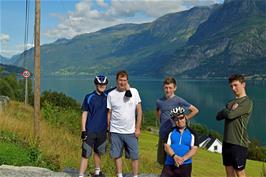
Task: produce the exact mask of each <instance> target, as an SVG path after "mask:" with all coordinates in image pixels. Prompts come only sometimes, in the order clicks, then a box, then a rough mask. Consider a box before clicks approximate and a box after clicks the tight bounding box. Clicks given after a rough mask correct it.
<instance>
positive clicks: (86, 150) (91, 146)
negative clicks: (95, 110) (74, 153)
mask: <svg viewBox="0 0 266 177" xmlns="http://www.w3.org/2000/svg"><path fill="white" fill-rule="evenodd" d="M92 150H93V151H94V152H95V153H97V154H99V155H102V154H104V153H105V152H106V133H105V132H104V133H102V132H101V133H91V132H89V133H88V134H87V139H86V140H85V141H83V143H82V157H84V158H88V157H90V156H91V154H92Z"/></svg>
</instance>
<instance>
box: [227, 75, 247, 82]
mask: <svg viewBox="0 0 266 177" xmlns="http://www.w3.org/2000/svg"><path fill="white" fill-rule="evenodd" d="M233 81H239V82H240V83H244V82H246V81H245V77H244V76H243V75H241V74H232V75H231V76H230V77H229V78H228V82H229V83H232V82H233Z"/></svg>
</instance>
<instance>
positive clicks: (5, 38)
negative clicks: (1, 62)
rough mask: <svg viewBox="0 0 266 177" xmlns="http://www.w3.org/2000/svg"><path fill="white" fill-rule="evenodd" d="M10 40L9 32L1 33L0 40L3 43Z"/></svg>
mask: <svg viewBox="0 0 266 177" xmlns="http://www.w3.org/2000/svg"><path fill="white" fill-rule="evenodd" d="M9 40H10V36H9V35H8V34H5V33H1V35H0V42H1V43H5V42H8V41H9Z"/></svg>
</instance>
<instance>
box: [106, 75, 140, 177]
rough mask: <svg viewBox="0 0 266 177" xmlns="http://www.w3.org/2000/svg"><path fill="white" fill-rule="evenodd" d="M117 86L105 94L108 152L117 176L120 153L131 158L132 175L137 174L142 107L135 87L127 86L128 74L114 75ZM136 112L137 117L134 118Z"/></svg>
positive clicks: (120, 170) (120, 171)
mask: <svg viewBox="0 0 266 177" xmlns="http://www.w3.org/2000/svg"><path fill="white" fill-rule="evenodd" d="M116 82H117V88H116V89H115V90H113V91H111V92H110V93H109V94H108V96H107V108H108V109H109V110H108V114H107V119H108V121H107V122H108V127H110V134H111V149H110V154H111V157H112V158H113V159H115V165H116V171H117V177H122V158H121V157H122V153H123V149H124V148H125V155H126V158H128V159H131V160H132V171H133V176H134V177H137V176H138V141H137V138H138V137H139V135H140V128H141V120H142V108H141V99H140V96H139V93H138V91H137V89H135V88H130V90H127V87H128V74H127V72H126V71H119V72H118V73H117V75H116ZM136 112H137V119H136Z"/></svg>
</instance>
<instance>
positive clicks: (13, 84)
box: [0, 74, 33, 104]
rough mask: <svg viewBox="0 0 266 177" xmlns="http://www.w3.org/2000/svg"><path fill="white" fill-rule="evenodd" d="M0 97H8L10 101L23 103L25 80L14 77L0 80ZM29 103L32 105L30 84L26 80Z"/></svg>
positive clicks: (29, 80) (10, 76)
mask: <svg viewBox="0 0 266 177" xmlns="http://www.w3.org/2000/svg"><path fill="white" fill-rule="evenodd" d="M0 95H4V96H8V97H9V98H10V99H12V100H17V101H24V99H25V80H24V79H20V80H19V79H17V78H16V76H15V75H14V74H13V75H8V76H5V77H1V78H0ZM28 95H29V98H28V100H29V103H30V104H33V93H32V82H31V79H28Z"/></svg>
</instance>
